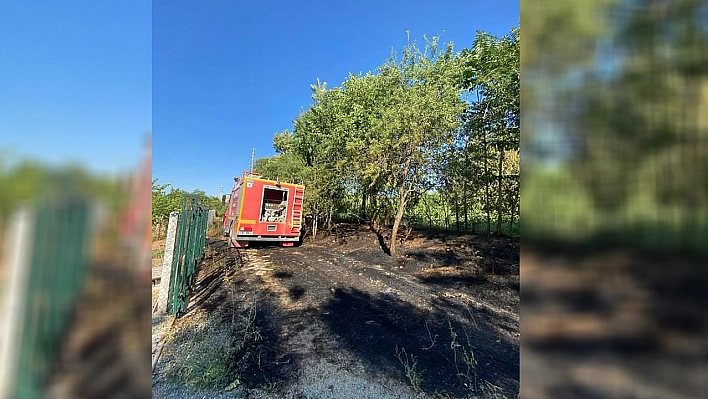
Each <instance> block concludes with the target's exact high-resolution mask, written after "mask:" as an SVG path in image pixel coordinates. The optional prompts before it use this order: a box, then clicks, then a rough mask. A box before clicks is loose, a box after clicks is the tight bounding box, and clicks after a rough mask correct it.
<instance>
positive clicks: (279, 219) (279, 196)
mask: <svg viewBox="0 0 708 399" xmlns="http://www.w3.org/2000/svg"><path fill="white" fill-rule="evenodd" d="M287 202H288V191H287V190H279V189H274V188H267V187H266V188H265V189H264V191H263V205H262V207H261V222H275V223H285V217H286V214H287V209H288V206H287Z"/></svg>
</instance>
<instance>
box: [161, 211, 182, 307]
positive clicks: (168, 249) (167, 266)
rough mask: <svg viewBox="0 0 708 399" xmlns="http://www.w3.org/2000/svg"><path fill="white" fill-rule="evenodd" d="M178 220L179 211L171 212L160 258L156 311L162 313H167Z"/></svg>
mask: <svg viewBox="0 0 708 399" xmlns="http://www.w3.org/2000/svg"><path fill="white" fill-rule="evenodd" d="M178 222H179V212H171V213H170V219H169V222H168V224H167V239H166V241H165V253H164V255H163V258H162V276H161V277H160V295H159V296H158V299H157V313H158V314H159V315H164V314H166V313H167V304H168V302H169V298H170V285H171V284H170V283H171V280H172V278H171V277H172V258H173V256H174V253H175V237H176V236H177V224H178Z"/></svg>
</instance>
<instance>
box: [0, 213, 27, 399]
mask: <svg viewBox="0 0 708 399" xmlns="http://www.w3.org/2000/svg"><path fill="white" fill-rule="evenodd" d="M33 227H34V217H33V215H32V214H31V213H30V212H29V211H28V210H21V211H19V212H17V214H15V215H14V218H13V220H12V222H11V223H10V226H9V230H8V234H7V235H5V238H6V242H5V243H4V244H5V248H4V252H3V253H4V256H5V259H3V267H4V268H6V269H5V270H6V272H7V273H8V277H9V278H8V279H7V281H6V283H7V286H6V287H5V289H6V291H5V295H4V298H3V299H4V300H3V302H2V308H0V318H1V319H2V320H3V321H2V323H0V326H2V329H1V331H0V399H10V398H12V397H14V396H15V389H16V388H17V387H16V386H15V382H16V381H17V375H16V373H17V360H18V355H19V354H18V353H17V348H19V346H20V340H21V338H22V334H23V333H24V332H23V331H22V328H21V326H22V325H23V323H24V315H25V313H26V312H25V306H26V303H24V299H25V298H26V295H27V288H28V287H27V285H28V278H29V273H30V270H29V262H30V251H31V249H32V247H31V242H30V241H32V237H33V236H34V233H33Z"/></svg>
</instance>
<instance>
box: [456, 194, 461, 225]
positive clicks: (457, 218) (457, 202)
mask: <svg viewBox="0 0 708 399" xmlns="http://www.w3.org/2000/svg"><path fill="white" fill-rule="evenodd" d="M455 229H456V230H457V232H458V233H459V232H460V199H459V198H457V197H455Z"/></svg>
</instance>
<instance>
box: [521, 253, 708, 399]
mask: <svg viewBox="0 0 708 399" xmlns="http://www.w3.org/2000/svg"><path fill="white" fill-rule="evenodd" d="M526 252H528V256H529V257H528V259H529V261H528V262H529V265H532V264H538V270H540V271H544V270H545V273H547V274H548V276H544V278H543V281H548V280H552V279H553V277H554V275H553V273H555V271H549V270H555V269H557V270H558V271H559V272H566V275H571V276H573V275H575V276H579V277H578V280H580V279H581V278H582V277H580V276H584V275H585V274H587V273H588V272H593V273H594V274H593V275H599V276H601V278H602V280H601V281H602V282H603V283H604V284H579V285H578V287H575V285H574V284H575V282H572V283H574V284H570V283H568V284H565V285H563V286H562V290H559V291H560V292H556V291H558V290H556V289H550V288H544V286H543V285H540V286H536V283H533V282H532V281H527V280H525V282H524V291H523V293H522V301H523V303H524V310H525V312H526V314H527V315H529V316H527V317H526V319H525V322H524V323H525V324H524V328H525V329H528V330H527V331H534V330H536V329H537V327H543V326H544V323H548V322H546V321H545V320H546V317H552V316H553V315H554V314H556V313H557V312H562V314H563V319H564V320H562V321H564V322H570V323H572V320H574V319H577V320H583V318H586V319H588V318H590V319H592V320H595V321H596V323H597V324H598V327H596V328H595V329H593V330H591V331H590V332H585V333H582V334H581V333H578V332H573V331H572V330H571V331H569V332H564V333H559V332H557V330H556V329H552V328H539V329H538V331H542V333H538V334H533V335H532V336H531V337H530V338H528V336H527V339H526V341H525V343H524V345H525V346H527V347H528V348H530V349H533V350H538V354H539V358H541V359H542V360H543V362H545V363H548V364H553V363H555V362H557V361H558V360H567V361H572V362H574V364H575V365H576V366H574V367H579V366H582V365H583V363H584V362H587V359H593V358H602V359H607V361H612V362H613V365H614V366H615V367H617V368H618V369H619V370H621V371H622V372H623V373H626V375H625V377H623V378H625V379H626V381H627V382H626V386H629V387H631V386H633V385H635V384H637V385H641V384H643V381H648V380H649V379H647V378H646V377H645V376H644V375H642V374H650V375H651V374H655V375H656V377H655V378H652V379H651V380H650V383H651V385H653V386H655V387H659V388H662V389H665V390H666V391H665V392H666V393H667V394H668V393H672V394H674V393H676V394H680V395H683V396H682V397H692V396H691V395H696V394H703V393H704V392H705V387H704V386H702V385H700V384H695V383H693V382H687V381H684V380H683V379H682V378H681V377H680V376H682V375H685V370H684V369H683V368H684V367H686V366H685V364H691V362H694V361H696V360H697V359H699V358H701V359H702V362H703V364H705V359H706V354H708V344H706V341H705V339H704V337H705V336H706V332H707V330H708V317H706V313H705V308H706V306H708V295H706V291H705V286H706V285H707V284H708V273H706V272H705V259H704V258H700V257H695V258H694V257H692V256H689V255H687V254H670V253H664V254H662V253H657V252H639V251H638V250H636V249H631V248H615V249H606V248H605V247H602V246H599V245H598V246H597V247H595V248H592V247H591V246H590V245H587V246H585V247H579V246H576V247H570V246H568V247H564V246H563V245H561V244H558V245H557V246H556V247H555V248H550V247H548V246H538V247H536V246H534V247H530V248H529V247H525V253H526ZM526 256H527V255H526V254H525V255H524V257H525V259H526ZM531 259H533V260H531ZM525 262H526V261H525ZM547 265H553V266H552V267H545V266H547ZM529 267H534V266H529ZM568 271H571V272H572V273H570V274H568V273H567V272H568ZM559 274H560V273H559ZM613 281H614V284H612V283H613ZM534 315H537V316H534ZM617 315H627V316H626V317H625V318H619V317H618V316H617ZM545 331H548V333H546V332H545ZM668 360H672V361H677V362H678V363H681V365H667V364H668V363H667V362H668ZM637 362H640V363H641V364H642V366H643V369H642V370H641V371H638V369H637V367H636V363H637ZM690 368H694V366H691V367H690ZM554 373H555V372H552V373H550V374H554ZM610 384H613V382H612V381H611V380H610V379H598V380H597V381H596V385H597V386H598V387H606V386H609V385H610ZM547 385H548V387H547V388H546V390H547V392H548V393H549V394H551V395H557V396H563V397H576V398H584V397H609V396H608V395H607V394H603V393H598V394H595V393H594V391H593V389H594V387H592V386H589V385H584V384H575V383H572V382H567V381H566V382H560V383H553V384H551V383H550V382H549V383H547ZM617 395H620V396H622V395H623V394H622V393H618V394H617ZM699 396H700V395H698V396H696V397H699Z"/></svg>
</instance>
